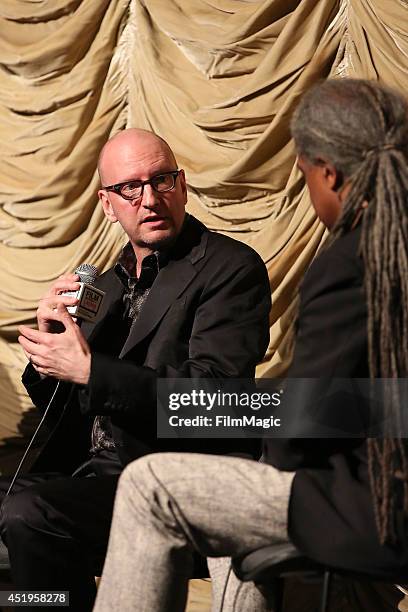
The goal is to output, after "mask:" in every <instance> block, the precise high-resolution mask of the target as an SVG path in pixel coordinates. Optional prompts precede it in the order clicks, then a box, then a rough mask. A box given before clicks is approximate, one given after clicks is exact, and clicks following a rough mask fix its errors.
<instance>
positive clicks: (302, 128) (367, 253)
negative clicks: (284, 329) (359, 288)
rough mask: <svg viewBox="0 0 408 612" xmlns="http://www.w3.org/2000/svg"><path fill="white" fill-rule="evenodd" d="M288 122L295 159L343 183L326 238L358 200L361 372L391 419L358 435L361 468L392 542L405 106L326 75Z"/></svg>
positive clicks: (406, 479)
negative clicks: (363, 452)
mask: <svg viewBox="0 0 408 612" xmlns="http://www.w3.org/2000/svg"><path fill="white" fill-rule="evenodd" d="M291 127H292V134H293V137H294V140H295V143H296V146H297V150H298V153H299V154H300V155H301V156H302V157H304V158H306V159H307V160H308V161H309V162H310V163H312V164H316V163H318V161H319V160H320V162H321V160H324V161H326V162H328V163H330V164H332V165H333V166H334V168H336V170H337V171H338V173H339V176H340V177H343V180H344V181H345V182H347V183H348V184H349V185H350V189H349V192H348V194H347V196H346V198H345V200H344V202H343V207H342V212H341V215H340V218H339V219H338V221H337V222H336V224H335V226H334V227H333V228H332V233H331V238H330V243H332V242H333V241H334V240H336V238H338V237H339V236H341V235H343V234H345V233H346V232H348V231H350V229H351V228H352V227H353V224H355V222H356V219H357V216H358V215H361V211H362V208H363V206H364V207H365V206H366V208H365V210H364V214H362V230H361V241H360V251H359V252H360V255H361V257H362V258H363V262H364V269H365V277H364V284H365V292H366V300H367V334H368V361H369V363H368V367H369V373H370V378H384V379H388V384H389V385H391V392H388V393H385V392H384V398H383V399H384V401H383V411H384V413H383V418H384V421H383V422H384V423H391V424H392V425H391V428H388V429H387V427H388V426H387V425H385V431H384V437H382V438H381V439H374V438H369V439H368V440H367V447H368V469H369V477H370V487H371V492H372V497H373V501H374V513H375V519H376V525H377V530H378V534H379V539H380V542H381V543H382V544H384V543H385V542H386V541H389V542H391V543H392V542H393V541H394V540H395V530H394V519H395V515H394V512H395V501H394V499H395V497H396V496H395V492H396V491H397V492H400V493H402V494H403V500H404V511H405V513H406V514H408V461H407V451H406V448H405V447H404V444H403V442H402V440H401V437H398V436H400V432H401V429H400V427H401V423H402V411H401V401H400V400H401V398H400V397H399V391H398V389H399V387H398V386H397V381H395V379H396V378H398V377H407V376H408V201H407V193H408V105H407V102H406V101H405V100H404V98H403V97H402V96H401V95H400V94H398V93H397V92H395V91H392V90H390V89H387V88H385V87H381V86H380V85H378V84H377V83H375V82H372V81H365V80H358V79H339V80H334V79H333V80H327V81H325V82H323V83H321V84H319V85H317V86H315V87H314V88H312V89H311V90H309V91H308V92H307V93H306V94H305V96H304V97H303V98H302V100H301V102H300V104H299V106H298V108H297V109H296V112H295V114H294V116H293V119H292V125H291ZM392 379H394V381H392ZM386 383H387V381H384V386H383V388H385V386H386ZM388 390H390V389H389V387H388ZM385 400H386V401H385ZM391 431H392V432H393V433H391ZM395 432H397V433H395ZM391 436H395V437H394V438H392V437H391ZM398 483H399V484H398Z"/></svg>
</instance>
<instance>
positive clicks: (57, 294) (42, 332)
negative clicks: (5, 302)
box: [18, 264, 104, 384]
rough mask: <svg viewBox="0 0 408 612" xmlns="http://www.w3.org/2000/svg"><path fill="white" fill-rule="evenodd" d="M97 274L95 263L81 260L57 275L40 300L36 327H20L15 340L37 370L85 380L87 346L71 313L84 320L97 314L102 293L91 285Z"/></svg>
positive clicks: (73, 379) (87, 363) (68, 378)
mask: <svg viewBox="0 0 408 612" xmlns="http://www.w3.org/2000/svg"><path fill="white" fill-rule="evenodd" d="M84 267H85V270H84ZM91 268H92V269H93V270H91ZM95 272H96V273H95ZM96 274H97V270H96V268H95V267H94V266H90V265H89V264H82V266H80V267H79V268H77V270H76V271H75V274H64V275H62V276H60V277H59V278H58V279H57V280H56V281H55V282H54V283H53V284H52V285H51V287H50V289H49V291H48V292H47V294H46V295H45V296H44V298H43V299H42V300H41V301H40V304H39V307H38V310H37V320H38V330H34V329H31V328H30V327H27V326H25V325H24V326H21V327H20V328H19V331H20V334H21V336H19V338H18V341H19V343H20V344H21V346H22V347H23V349H24V352H25V354H26V356H27V358H28V359H29V360H30V362H31V363H32V364H33V366H34V368H35V369H36V370H37V372H38V373H39V374H42V375H46V376H53V377H55V378H58V379H60V380H69V381H71V382H75V383H79V384H86V383H87V382H88V379H89V374H90V364H91V352H90V348H89V345H88V343H87V342H86V340H85V338H84V336H83V335H82V332H81V330H80V328H79V326H78V325H77V324H76V323H74V321H73V320H72V316H71V315H73V316H75V317H80V318H87V320H92V319H94V318H95V317H96V315H97V313H98V310H99V308H100V305H101V302H102V299H103V295H104V294H103V292H102V291H100V290H99V289H96V288H95V287H93V286H92V283H93V281H94V279H95V278H96ZM67 310H68V311H69V310H70V311H71V312H70V314H69V313H68V312H67Z"/></svg>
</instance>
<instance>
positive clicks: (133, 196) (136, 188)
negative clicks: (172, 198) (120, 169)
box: [102, 170, 181, 200]
mask: <svg viewBox="0 0 408 612" xmlns="http://www.w3.org/2000/svg"><path fill="white" fill-rule="evenodd" d="M180 172H181V170H172V171H171V172H164V173H163V174H156V176H152V178H151V179H148V180H147V181H125V182H124V183H116V185H108V186H107V187H102V189H106V191H113V192H114V193H117V194H118V195H120V196H122V198H124V199H125V200H139V199H140V198H141V197H142V196H143V189H144V186H145V185H151V187H152V189H154V191H157V192H158V193H164V192H165V191H171V190H172V189H174V185H175V184H176V178H177V177H178V175H179V174H180Z"/></svg>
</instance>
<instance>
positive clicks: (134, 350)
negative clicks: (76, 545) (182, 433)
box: [23, 216, 270, 473]
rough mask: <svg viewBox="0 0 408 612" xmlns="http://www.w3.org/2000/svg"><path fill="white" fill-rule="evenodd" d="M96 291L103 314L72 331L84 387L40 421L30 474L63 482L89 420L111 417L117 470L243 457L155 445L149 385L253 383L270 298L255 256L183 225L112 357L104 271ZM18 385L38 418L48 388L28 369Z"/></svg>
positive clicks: (224, 445) (68, 391)
mask: <svg viewBox="0 0 408 612" xmlns="http://www.w3.org/2000/svg"><path fill="white" fill-rule="evenodd" d="M96 286H97V287H99V288H100V289H102V290H103V291H106V297H105V301H104V303H103V311H102V313H101V316H100V319H99V322H98V323H96V324H91V323H84V324H83V326H82V331H83V333H84V335H85V337H86V338H87V339H88V342H89V344H90V346H91V350H92V362H91V375H90V380H89V383H88V385H86V386H84V387H78V386H77V385H73V384H70V383H63V384H62V385H61V389H60V390H59V391H58V397H57V398H56V401H55V402H54V408H53V409H52V414H50V420H51V421H53V424H54V430H53V432H52V434H51V436H50V438H49V440H48V442H47V444H46V445H45V447H44V449H43V451H42V453H41V454H40V456H39V458H38V459H37V462H36V464H35V465H34V467H33V469H35V470H37V471H38V470H50V469H51V470H61V471H63V472H64V473H70V472H72V471H73V470H74V469H75V468H76V467H77V466H78V463H80V462H81V461H83V460H84V459H85V458H86V456H87V451H88V450H89V447H90V428H91V425H92V422H93V420H94V417H95V416H96V415H109V416H110V417H111V422H112V431H113V437H114V440H115V446H116V448H117V451H118V454H119V456H120V458H121V461H122V463H123V464H124V465H125V464H126V463H128V462H129V461H131V460H133V459H136V458H137V457H139V456H141V455H143V454H146V453H148V452H153V451H159V450H164V451H165V450H188V451H194V452H215V453H220V452H239V451H240V450H243V451H247V452H248V449H252V450H253V449H254V442H253V441H244V440H229V441H224V440H206V439H200V440H198V439H194V440H166V439H161V440H157V439H156V381H157V379H158V377H164V378H166V377H171V378H179V377H182V378H190V377H194V378H229V377H242V378H246V377H253V376H254V373H255V365H256V364H257V363H258V362H259V361H260V360H261V359H262V357H263V355H264V353H265V350H266V348H267V345H268V340H269V320H268V318H269V310H270V288H269V281H268V275H267V271H266V268H265V265H264V263H263V262H262V260H261V258H260V257H259V255H257V253H256V252H255V251H253V250H252V249H251V248H249V247H247V246H245V245H244V244H242V243H240V242H238V241H236V240H232V239H231V238H228V237H226V236H223V235H221V234H217V233H213V232H209V231H208V230H207V229H206V228H205V227H204V226H203V225H202V224H201V223H200V222H199V221H197V220H196V219H195V218H194V217H191V216H188V217H187V220H186V223H185V224H184V226H183V230H182V232H181V234H180V236H179V238H178V239H177V243H176V245H175V247H174V248H173V249H172V250H171V253H170V259H169V261H168V263H167V265H165V266H164V267H163V268H161V269H160V271H159V273H158V276H157V278H156V279H155V281H154V283H153V286H152V288H151V290H150V293H149V295H148V297H147V299H146V302H145V303H144V305H143V308H142V310H141V312H140V315H139V316H138V318H137V320H136V322H135V324H134V325H133V327H132V330H131V332H130V334H129V336H128V339H127V341H126V342H125V344H124V346H123V348H122V350H121V352H120V355H119V357H114V356H112V355H111V354H110V353H111V351H110V348H111V345H112V344H113V343H114V340H115V338H114V334H115V329H114V325H112V324H111V321H110V318H111V316H112V313H114V312H115V310H116V309H117V308H118V307H119V306H120V303H121V300H122V295H123V285H122V283H121V282H120V281H119V279H118V278H117V276H116V274H115V273H114V271H113V269H111V270H108V271H107V272H106V273H104V274H102V275H101V276H100V277H99V279H98V281H97V283H96ZM23 382H24V384H25V385H26V387H27V389H28V391H29V393H30V396H31V398H32V400H33V402H34V404H36V405H37V406H38V407H39V408H40V409H42V410H43V409H44V408H45V406H46V404H47V402H48V400H49V397H50V396H51V394H52V390H53V389H54V387H55V380H53V379H46V380H43V381H38V378H36V373H35V372H34V370H33V369H32V367H31V366H30V365H29V366H28V367H27V369H26V371H25V373H24V375H23ZM61 415H62V416H61Z"/></svg>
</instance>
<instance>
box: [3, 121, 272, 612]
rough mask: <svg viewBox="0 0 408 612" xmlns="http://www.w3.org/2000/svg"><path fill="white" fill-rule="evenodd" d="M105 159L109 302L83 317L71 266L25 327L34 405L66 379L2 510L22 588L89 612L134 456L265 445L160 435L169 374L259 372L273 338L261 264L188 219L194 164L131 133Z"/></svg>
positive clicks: (103, 282) (102, 283)
mask: <svg viewBox="0 0 408 612" xmlns="http://www.w3.org/2000/svg"><path fill="white" fill-rule="evenodd" d="M98 167H99V174H100V178H101V188H100V190H99V192H98V195H99V200H100V202H101V204H102V207H103V211H104V213H105V215H106V217H107V219H108V220H109V221H110V222H111V223H119V224H120V225H121V226H122V228H123V230H124V231H125V233H126V235H127V237H128V242H127V244H126V246H125V247H124V249H123V250H122V253H121V255H120V257H119V259H118V262H117V263H116V265H115V266H114V268H112V269H110V270H108V271H107V272H105V273H104V274H102V275H101V276H100V277H99V279H98V281H97V283H96V284H97V286H98V287H99V288H100V289H102V290H103V291H105V292H106V297H105V301H104V303H103V311H102V313H101V316H100V318H99V320H98V321H97V322H96V323H95V324H94V323H85V322H84V323H83V325H82V327H81V328H80V327H79V326H78V325H77V324H76V323H75V322H74V321H73V320H72V318H71V317H70V315H69V313H68V311H67V306H70V305H72V304H73V303H74V299H73V298H70V297H68V296H66V295H64V294H63V293H62V292H64V291H69V290H74V289H76V288H77V287H78V277H77V276H76V275H74V274H66V275H64V276H61V277H60V278H58V279H57V280H56V281H55V282H54V283H53V285H52V286H51V288H50V290H49V291H48V292H47V294H46V295H45V297H44V298H43V299H42V300H41V301H40V305H39V307H38V311H37V319H38V329H36V330H34V329H31V328H29V327H26V326H23V327H21V328H20V333H21V336H20V338H19V341H20V344H21V346H22V347H23V349H24V351H25V354H26V355H27V358H28V359H29V361H30V363H29V365H28V366H27V368H26V370H25V372H24V375H23V382H24V384H25V385H26V388H27V390H28V392H29V394H30V396H31V398H32V400H33V402H34V403H35V404H36V405H37V406H38V407H39V408H40V409H41V410H44V409H45V407H46V405H47V403H48V401H49V399H50V397H51V395H52V393H53V391H54V389H55V384H56V380H60V381H62V382H61V383H60V386H59V388H58V391H57V395H56V398H55V400H54V403H53V408H52V412H51V415H50V419H51V421H53V423H54V424H55V427H54V429H53V431H52V434H51V435H50V437H49V438H48V441H47V443H46V445H45V447H44V448H43V450H42V452H41V453H40V455H39V457H38V458H37V461H36V463H35V465H34V468H33V470H32V473H30V474H28V475H27V476H26V477H22V478H19V480H18V481H17V482H16V485H15V487H14V489H13V493H12V495H11V496H9V497H8V498H7V499H6V501H5V503H4V504H3V509H2V518H1V533H2V537H3V539H4V541H5V542H6V544H7V547H8V549H9V556H10V561H11V568H12V578H13V582H14V585H15V587H16V588H18V589H24V590H27V589H29V590H48V591H50V590H53V591H56V590H64V591H70V602H71V604H70V608H71V609H72V610H75V611H76V612H79V611H82V610H83V611H87V610H91V609H92V605H93V601H94V597H95V581H94V576H95V575H98V574H100V572H101V568H102V565H103V560H104V556H105V552H106V546H107V540H108V534H109V528H110V522H111V516H112V508H113V499H114V495H115V490H116V485H117V480H118V477H119V474H120V472H121V471H122V469H123V467H124V466H125V465H126V464H127V463H129V462H130V461H131V460H133V459H136V458H138V457H140V456H142V455H145V454H148V453H151V452H157V451H172V450H178V451H193V452H205V453H218V454H220V453H242V452H246V453H249V452H251V451H253V446H252V441H249V442H251V448H250V447H249V446H248V441H243V440H229V441H226V440H206V439H195V440H186V439H185V440H166V439H157V437H156V381H157V379H158V378H159V377H169V378H213V377H215V378H226V377H239V378H248V377H253V376H254V371H255V365H256V363H257V362H259V361H260V360H261V359H262V357H263V355H264V352H265V350H266V347H267V344H268V339H269V326H268V313H269V308H270V291H269V283H268V277H267V273H266V269H265V266H264V264H263V262H262V260H261V259H260V257H259V256H258V255H257V254H256V253H255V252H254V251H253V250H252V249H250V248H248V247H247V246H245V245H243V244H242V243H239V242H237V241H235V240H232V239H230V238H227V237H225V236H222V235H219V234H216V233H213V232H209V231H208V230H207V229H206V228H205V227H204V226H203V225H202V224H201V223H200V222H199V221H197V220H196V219H195V218H194V217H192V216H191V215H188V214H186V212H185V206H186V202H187V188H186V179H185V176H184V171H183V170H182V169H179V168H178V167H177V163H176V159H175V157H174V154H173V152H172V150H171V149H170V147H169V146H168V144H167V143H166V142H165V141H164V140H162V139H161V138H159V137H158V136H156V135H154V134H152V133H150V132H146V131H143V130H137V129H129V130H125V131H123V132H120V133H119V134H117V135H116V136H114V137H113V138H112V139H111V140H109V141H108V142H107V143H106V144H105V146H104V148H103V150H102V152H101V154H100V158H99V164H98ZM57 331H58V332H59V333H55V332H57ZM0 486H1V487H2V488H3V489H4V488H5V487H6V481H5V480H4V479H3V481H2V484H1V485H0Z"/></svg>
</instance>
